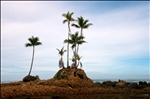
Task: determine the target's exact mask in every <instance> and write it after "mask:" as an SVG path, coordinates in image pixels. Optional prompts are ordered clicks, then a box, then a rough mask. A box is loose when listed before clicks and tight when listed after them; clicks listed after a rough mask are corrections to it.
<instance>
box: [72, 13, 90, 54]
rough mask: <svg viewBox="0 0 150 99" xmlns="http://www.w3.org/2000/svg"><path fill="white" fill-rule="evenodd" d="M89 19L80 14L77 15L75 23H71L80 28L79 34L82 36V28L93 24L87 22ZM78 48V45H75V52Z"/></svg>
mask: <svg viewBox="0 0 150 99" xmlns="http://www.w3.org/2000/svg"><path fill="white" fill-rule="evenodd" d="M88 22H89V20H84V19H83V17H82V16H80V17H78V19H77V24H72V26H73V27H76V28H80V29H81V30H80V36H83V29H87V28H88V27H89V26H91V25H93V24H92V23H88ZM78 50H79V45H78V47H77V52H78Z"/></svg>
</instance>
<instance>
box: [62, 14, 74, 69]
mask: <svg viewBox="0 0 150 99" xmlns="http://www.w3.org/2000/svg"><path fill="white" fill-rule="evenodd" d="M73 14H74V13H73V12H72V13H70V12H69V11H68V13H67V14H62V16H63V17H64V18H65V20H63V23H66V22H68V40H69V34H71V29H70V22H71V21H74V19H73V18H72V15H73ZM67 67H69V43H68V44H67Z"/></svg>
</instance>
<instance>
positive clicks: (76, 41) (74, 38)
mask: <svg viewBox="0 0 150 99" xmlns="http://www.w3.org/2000/svg"><path fill="white" fill-rule="evenodd" d="M83 39H84V37H83V36H79V35H78V32H76V33H75V34H71V35H70V39H65V40H64V43H69V44H72V46H71V48H72V50H73V54H74V58H75V66H77V56H78V52H77V45H80V44H83V43H85V42H86V41H84V40H83Z"/></svg>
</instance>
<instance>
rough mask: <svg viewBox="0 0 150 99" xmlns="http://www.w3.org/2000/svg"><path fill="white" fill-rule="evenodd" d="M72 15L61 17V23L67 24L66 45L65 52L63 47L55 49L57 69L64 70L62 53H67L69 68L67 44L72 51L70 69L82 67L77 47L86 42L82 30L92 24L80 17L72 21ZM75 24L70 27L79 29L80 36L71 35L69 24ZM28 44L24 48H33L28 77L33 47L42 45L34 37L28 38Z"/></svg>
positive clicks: (76, 33)
mask: <svg viewBox="0 0 150 99" xmlns="http://www.w3.org/2000/svg"><path fill="white" fill-rule="evenodd" d="M73 14H74V13H73V12H71V13H70V12H69V11H68V13H67V14H62V16H63V17H64V18H65V20H63V23H66V22H67V23H68V38H67V39H65V40H64V43H67V50H64V47H62V48H61V49H57V50H58V51H59V53H58V54H59V55H60V60H59V67H60V68H65V67H64V62H63V55H64V53H65V52H66V51H67V67H70V66H69V44H71V48H72V51H73V57H72V59H71V60H72V62H73V63H72V65H71V66H72V67H78V66H79V65H80V66H81V67H82V63H81V61H80V60H81V58H82V57H81V56H79V53H78V51H79V45H81V44H83V43H85V42H86V41H85V40H84V36H83V29H87V28H88V27H89V26H90V25H92V23H88V21H89V20H84V18H83V17H82V16H80V17H78V18H77V20H76V19H74V18H73V17H72V15H73ZM73 21H75V22H77V24H75V23H73V24H71V26H73V27H76V28H79V29H80V35H79V33H78V32H75V33H74V34H72V33H71V28H70V23H71V22H73ZM28 41H29V43H26V44H25V46H26V47H31V46H32V47H33V54H32V61H31V66H30V70H29V74H28V76H30V74H31V70H32V67H33V61H34V52H35V46H38V45H41V44H42V43H41V42H40V41H39V38H38V37H34V36H32V37H31V38H28Z"/></svg>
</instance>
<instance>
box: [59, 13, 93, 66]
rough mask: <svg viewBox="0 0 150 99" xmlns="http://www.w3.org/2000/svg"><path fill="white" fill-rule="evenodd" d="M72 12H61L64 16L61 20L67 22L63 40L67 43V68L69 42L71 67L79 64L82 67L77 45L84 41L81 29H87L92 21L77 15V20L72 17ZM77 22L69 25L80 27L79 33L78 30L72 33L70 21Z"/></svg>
mask: <svg viewBox="0 0 150 99" xmlns="http://www.w3.org/2000/svg"><path fill="white" fill-rule="evenodd" d="M73 14H74V13H73V12H72V13H70V12H68V13H67V14H62V16H63V17H64V18H65V20H63V23H66V22H68V38H67V39H65V40H64V43H67V68H70V66H69V44H71V45H72V46H71V48H72V51H73V57H72V62H73V63H72V65H71V67H73V68H74V67H75V68H77V67H78V66H79V65H80V66H81V67H82V62H81V61H80V60H81V57H80V56H79V53H78V51H79V45H81V44H83V43H85V40H84V38H85V37H84V36H83V29H87V28H88V27H89V26H91V25H93V24H92V23H88V22H89V20H87V19H86V20H85V19H84V18H83V17H82V16H81V17H78V18H77V20H76V19H74V18H73V17H72V15H73ZM72 21H74V22H77V24H75V23H73V24H72V25H71V26H73V27H76V28H80V35H79V33H78V32H75V33H74V34H72V32H71V28H70V22H72Z"/></svg>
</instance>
